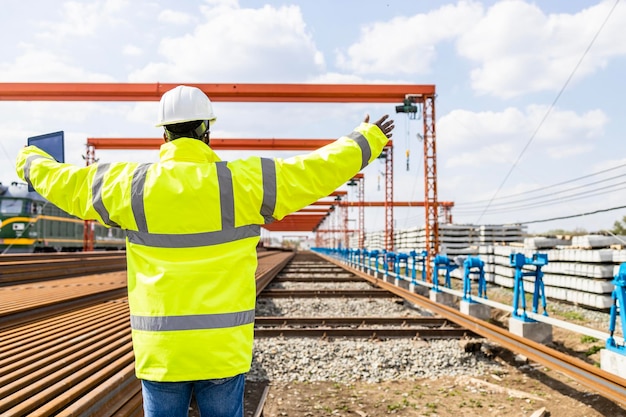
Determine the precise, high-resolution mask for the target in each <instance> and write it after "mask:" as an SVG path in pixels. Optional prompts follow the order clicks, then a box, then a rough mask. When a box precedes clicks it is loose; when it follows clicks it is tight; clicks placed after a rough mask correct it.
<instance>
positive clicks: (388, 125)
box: [363, 114, 395, 138]
mask: <svg viewBox="0 0 626 417" xmlns="http://www.w3.org/2000/svg"><path fill="white" fill-rule="evenodd" d="M388 118H389V115H388V114H386V115H384V116H383V117H381V118H380V119H378V120H377V121H376V122H374V124H375V125H376V126H378V127H379V128H380V130H382V132H383V133H384V134H385V136H387V137H388V138H391V136H392V133H391V131H392V130H393V128H394V127H395V125H394V124H393V123H394V122H393V119H391V120H387V119H388ZM369 121H370V115H369V114H366V115H365V119H364V120H363V122H364V123H369Z"/></svg>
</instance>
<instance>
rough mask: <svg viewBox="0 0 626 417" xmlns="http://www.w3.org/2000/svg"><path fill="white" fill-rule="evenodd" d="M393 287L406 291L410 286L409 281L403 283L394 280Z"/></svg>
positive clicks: (401, 280) (400, 280) (399, 280)
mask: <svg viewBox="0 0 626 417" xmlns="http://www.w3.org/2000/svg"><path fill="white" fill-rule="evenodd" d="M394 285H395V286H396V287H400V288H402V289H405V290H408V289H409V285H411V283H410V282H409V281H405V280H403V279H399V278H396V279H395V280H394Z"/></svg>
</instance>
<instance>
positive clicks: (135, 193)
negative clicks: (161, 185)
mask: <svg viewBox="0 0 626 417" xmlns="http://www.w3.org/2000/svg"><path fill="white" fill-rule="evenodd" d="M150 165H152V164H140V165H139V166H138V167H137V169H135V172H134V173H133V182H132V184H131V190H130V191H131V194H130V195H131V202H130V203H131V206H132V209H133V215H134V216H135V223H136V224H137V229H138V230H139V231H140V232H148V222H147V221H146V208H145V206H144V201H143V187H144V184H145V183H146V173H147V172H148V168H150Z"/></svg>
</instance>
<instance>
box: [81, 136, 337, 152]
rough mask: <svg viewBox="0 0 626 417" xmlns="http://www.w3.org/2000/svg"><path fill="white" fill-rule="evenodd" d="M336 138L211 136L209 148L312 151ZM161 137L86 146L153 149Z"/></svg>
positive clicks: (92, 142) (100, 140)
mask: <svg viewBox="0 0 626 417" xmlns="http://www.w3.org/2000/svg"><path fill="white" fill-rule="evenodd" d="M335 140H336V139H276V138H268V139H258V138H257V139H239V138H232V139H225V138H219V139H216V138H211V149H213V150H229V151H269V150H282V151H313V150H315V149H319V148H321V147H322V146H325V145H328V144H329V143H332V142H334V141H335ZM163 143H165V142H164V141H163V139H162V138H87V146H88V147H93V148H94V149H104V150H154V149H159V148H160V147H161V145H163Z"/></svg>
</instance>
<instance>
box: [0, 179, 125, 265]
mask: <svg viewBox="0 0 626 417" xmlns="http://www.w3.org/2000/svg"><path fill="white" fill-rule="evenodd" d="M90 224H91V225H92V227H93V228H94V234H93V236H94V242H93V246H94V250H119V249H124V248H125V236H124V232H123V231H122V230H121V229H116V228H111V229H108V228H106V227H104V226H102V225H100V224H99V223H97V222H91V223H90ZM84 230H85V222H84V221H83V220H80V219H78V218H76V217H74V216H70V215H69V214H67V213H66V212H64V211H63V210H61V209H60V208H58V207H56V206H55V205H53V204H52V203H50V202H48V201H47V200H45V199H44V198H43V197H41V196H40V195H39V194H37V193H36V192H34V191H28V188H27V186H26V184H19V183H12V184H11V185H10V186H5V185H2V183H0V254H5V253H30V252H68V251H70V252H75V251H82V250H83V235H84Z"/></svg>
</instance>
